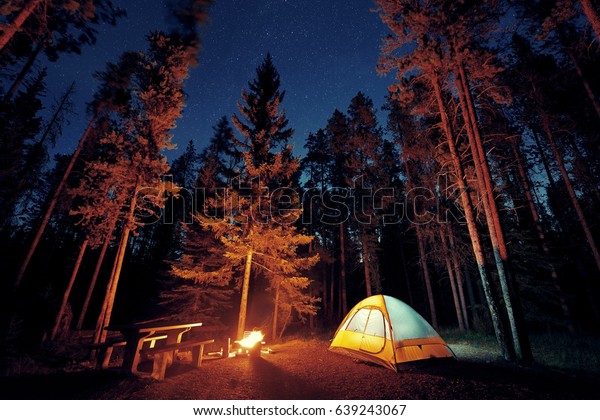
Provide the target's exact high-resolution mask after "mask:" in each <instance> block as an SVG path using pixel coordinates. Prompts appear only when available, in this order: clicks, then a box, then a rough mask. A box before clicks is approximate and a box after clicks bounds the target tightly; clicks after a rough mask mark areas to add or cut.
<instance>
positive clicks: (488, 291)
mask: <svg viewBox="0 0 600 420" xmlns="http://www.w3.org/2000/svg"><path fill="white" fill-rule="evenodd" d="M430 82H431V85H432V87H433V90H434V94H435V99H436V103H437V106H438V110H439V113H440V117H441V120H442V129H443V131H444V134H445V136H446V141H447V143H448V148H449V150H450V155H451V158H452V162H453V164H454V169H455V171H456V178H457V179H456V181H457V184H458V187H459V192H460V196H461V201H462V205H463V210H464V212H465V219H466V221H467V229H468V231H469V237H470V238H471V245H472V247H473V254H474V255H475V261H476V263H477V270H478V272H479V277H480V279H481V285H482V287H483V291H484V293H485V298H486V302H487V306H488V310H489V313H490V317H491V319H492V325H493V327H494V333H495V336H496V341H497V343H498V347H499V348H500V351H501V353H502V355H503V357H504V358H505V359H510V358H511V354H510V351H509V348H508V343H507V342H506V337H505V335H504V328H503V324H502V320H501V319H500V313H499V311H498V307H497V304H496V301H495V297H494V295H493V291H492V287H491V284H490V280H489V278H488V274H487V271H486V261H485V255H484V253H483V248H482V246H481V239H480V237H479V231H478V230H477V224H476V221H475V214H474V212H473V204H472V203H471V197H470V195H469V191H468V189H467V184H466V181H465V174H464V170H463V167H462V162H461V160H460V155H459V154H458V151H457V150H456V146H455V144H454V136H453V134H452V128H451V125H450V120H449V119H448V114H447V113H446V108H445V104H444V101H443V98H442V90H441V87H440V83H439V81H438V79H437V76H436V75H432V76H431V77H430Z"/></svg>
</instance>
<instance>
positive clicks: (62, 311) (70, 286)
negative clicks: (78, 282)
mask: <svg viewBox="0 0 600 420" xmlns="http://www.w3.org/2000/svg"><path fill="white" fill-rule="evenodd" d="M88 242H89V241H88V238H85V240H84V241H83V243H82V244H81V247H80V248H79V255H77V260H76V261H75V266H74V267H73V272H72V273H71V278H70V279H69V283H68V284H67V289H66V290H65V293H64V294H63V298H62V302H61V303H60V308H59V310H58V314H57V315H56V320H55V321H54V327H53V328H52V333H51V334H50V340H54V339H55V338H56V334H58V328H59V327H60V321H62V318H63V316H64V314H65V309H66V307H67V303H68V301H69V296H70V295H71V290H72V289H73V284H74V283H75V279H76V278H77V273H78V272H79V267H80V266H81V261H82V260H83V256H84V254H85V251H86V249H87V246H88Z"/></svg>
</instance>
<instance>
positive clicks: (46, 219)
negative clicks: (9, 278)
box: [14, 115, 96, 287]
mask: <svg viewBox="0 0 600 420" xmlns="http://www.w3.org/2000/svg"><path fill="white" fill-rule="evenodd" d="M95 121H96V115H94V116H93V117H92V119H91V120H90V122H89V124H88V126H87V128H86V130H85V132H84V133H83V136H81V139H80V140H79V144H78V145H77V149H75V151H74V152H73V155H72V156H71V160H70V161H69V164H68V165H67V169H65V173H64V174H63V176H62V178H61V180H60V182H59V183H58V186H57V187H56V190H55V191H54V194H53V195H52V198H51V199H50V203H49V204H48V208H47V209H46V212H45V213H44V217H43V218H42V221H41V223H40V226H39V227H38V230H37V232H36V234H35V237H34V238H33V241H32V243H31V245H30V246H29V250H28V251H27V255H26V256H25V260H24V261H23V264H22V265H21V268H20V269H19V273H18V274H17V278H16V280H15V284H14V287H19V285H20V284H21V281H22V280H23V276H24V275H25V270H27V266H28V265H29V262H30V261H31V257H33V253H34V252H35V250H36V248H37V246H38V244H39V243H40V239H42V235H43V234H44V231H45V230H46V226H47V225H48V222H49V221H50V216H52V212H53V211H54V208H55V207H56V204H57V203H58V199H59V197H60V195H61V193H62V192H63V190H64V188H65V186H66V185H67V179H68V178H69V175H71V171H72V170H73V166H75V162H76V161H77V158H78V157H79V154H80V153H81V151H82V150H83V146H84V144H85V142H86V140H87V138H88V136H89V135H90V132H91V131H92V128H93V126H94V122H95Z"/></svg>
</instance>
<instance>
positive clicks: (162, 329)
mask: <svg viewBox="0 0 600 420" xmlns="http://www.w3.org/2000/svg"><path fill="white" fill-rule="evenodd" d="M201 326H202V322H190V323H182V324H169V323H166V322H164V321H163V322H140V323H134V324H123V325H109V326H108V327H106V330H108V331H118V332H120V333H121V334H122V335H123V337H124V338H125V350H124V355H123V365H122V369H123V370H125V371H127V372H131V373H133V374H140V372H139V371H138V365H139V362H140V358H141V352H142V348H143V347H144V343H147V342H150V343H151V344H150V346H151V347H154V346H155V344H156V343H157V341H158V340H160V341H162V340H163V339H164V340H165V341H164V347H165V348H169V349H175V350H174V351H176V349H177V347H178V346H177V345H178V344H180V343H181V342H182V340H181V339H182V336H183V334H185V333H186V332H188V331H190V330H191V329H192V328H197V327H201ZM153 337H154V338H155V339H152V338H153ZM161 347H163V346H162V345H161ZM171 354H174V353H171ZM166 356H167V355H165V357H166ZM200 357H201V355H200ZM167 363H171V360H167Z"/></svg>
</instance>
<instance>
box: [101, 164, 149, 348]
mask: <svg viewBox="0 0 600 420" xmlns="http://www.w3.org/2000/svg"><path fill="white" fill-rule="evenodd" d="M140 178H141V177H140V176H139V175H137V176H136V181H135V187H134V188H133V195H132V197H131V203H130V205H129V212H128V214H127V217H126V219H125V220H124V223H123V232H122V233H121V241H120V243H119V249H118V251H117V255H116V257H115V263H114V266H113V271H112V275H111V279H110V280H109V282H108V288H107V295H106V298H105V299H104V302H105V303H104V305H103V312H104V313H101V314H100V315H101V316H100V317H98V322H97V323H96V332H95V334H94V342H95V343H103V342H104V341H106V335H107V331H106V329H105V328H106V327H107V326H108V324H109V323H110V319H111V317H112V310H113V306H114V304H115V297H116V296H117V286H118V285H119V279H120V277H121V269H122V268H123V260H124V259H125V252H126V251H127V243H128V241H129V235H130V233H131V223H133V222H134V219H135V208H136V201H137V194H138V188H139V185H140V181H141V179H140Z"/></svg>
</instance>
